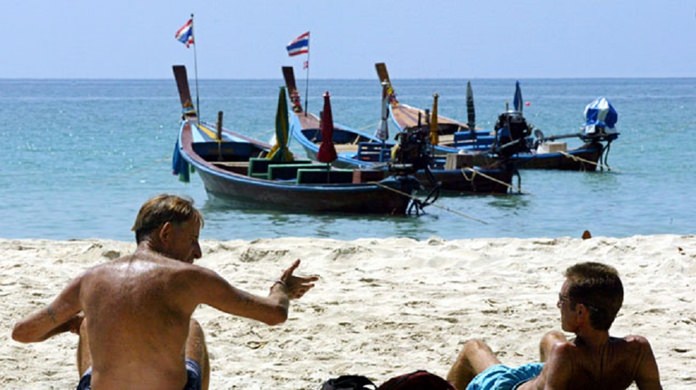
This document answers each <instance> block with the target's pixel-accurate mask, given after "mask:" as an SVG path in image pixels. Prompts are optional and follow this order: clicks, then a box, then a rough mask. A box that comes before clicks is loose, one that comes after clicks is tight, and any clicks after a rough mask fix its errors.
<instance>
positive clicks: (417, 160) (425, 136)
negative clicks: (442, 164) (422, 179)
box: [389, 126, 440, 214]
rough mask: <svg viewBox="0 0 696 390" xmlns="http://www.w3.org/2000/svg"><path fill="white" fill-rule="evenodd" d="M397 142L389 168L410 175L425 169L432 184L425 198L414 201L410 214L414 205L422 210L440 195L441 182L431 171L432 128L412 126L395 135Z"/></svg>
mask: <svg viewBox="0 0 696 390" xmlns="http://www.w3.org/2000/svg"><path fill="white" fill-rule="evenodd" d="M395 139H396V141H397V144H396V145H395V146H394V148H393V149H392V156H391V163H390V165H389V169H390V170H391V171H395V172H397V174H400V175H410V174H414V173H416V172H418V171H423V172H424V173H425V176H426V177H427V179H428V181H429V182H430V184H431V187H432V189H431V191H430V193H428V195H427V196H426V198H425V200H423V201H417V202H413V203H412V204H411V207H410V208H409V214H410V213H411V209H412V208H413V207H415V208H416V210H417V211H416V213H419V211H418V210H422V209H423V208H424V207H425V206H427V205H429V204H431V203H433V202H435V201H436V200H437V198H439V197H440V183H438V182H437V181H436V180H435V176H434V175H433V173H432V172H431V171H430V166H431V165H432V164H433V160H434V157H433V152H432V146H431V145H430V130H429V129H428V128H427V127H422V126H416V127H410V128H408V129H406V130H404V131H402V132H400V133H398V134H397V135H396V137H395Z"/></svg>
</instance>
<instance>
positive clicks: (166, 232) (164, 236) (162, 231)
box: [157, 222, 174, 243]
mask: <svg viewBox="0 0 696 390" xmlns="http://www.w3.org/2000/svg"><path fill="white" fill-rule="evenodd" d="M173 227H174V226H173V225H172V223H171V222H165V223H163V224H162V226H160V228H159V231H158V232H157V237H158V238H159V240H160V242H162V243H165V242H168V241H169V238H170V237H171V235H172V228H173Z"/></svg>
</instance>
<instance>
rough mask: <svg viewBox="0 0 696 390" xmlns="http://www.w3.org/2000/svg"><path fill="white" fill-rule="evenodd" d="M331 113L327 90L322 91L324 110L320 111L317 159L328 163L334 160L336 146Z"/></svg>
mask: <svg viewBox="0 0 696 390" xmlns="http://www.w3.org/2000/svg"><path fill="white" fill-rule="evenodd" d="M333 130H334V125H333V114H331V100H330V99H329V92H328V91H327V92H325V93H324V110H323V111H322V112H321V145H320V146H319V153H317V160H319V161H321V162H324V163H327V164H330V163H332V162H333V161H334V160H336V157H337V155H336V148H335V147H334V143H333Z"/></svg>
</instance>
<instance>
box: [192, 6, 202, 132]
mask: <svg viewBox="0 0 696 390" xmlns="http://www.w3.org/2000/svg"><path fill="white" fill-rule="evenodd" d="M191 35H192V36H193V41H194V42H193V73H194V74H195V77H196V114H197V115H196V118H197V120H198V123H199V124H200V123H201V106H200V104H199V100H198V55H197V53H196V46H198V42H196V40H197V39H196V34H195V29H194V28H193V13H192V14H191Z"/></svg>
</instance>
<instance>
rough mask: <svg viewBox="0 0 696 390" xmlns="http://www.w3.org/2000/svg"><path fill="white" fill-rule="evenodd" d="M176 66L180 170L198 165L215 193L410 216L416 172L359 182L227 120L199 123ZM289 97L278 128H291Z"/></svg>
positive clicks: (267, 204) (282, 103) (307, 207)
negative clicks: (224, 123) (241, 130)
mask: <svg viewBox="0 0 696 390" xmlns="http://www.w3.org/2000/svg"><path fill="white" fill-rule="evenodd" d="M173 70H174V76H175V78H176V81H177V86H178V89H179V96H180V99H181V105H182V108H183V116H182V122H181V127H180V131H179V136H178V140H177V143H176V147H175V150H174V157H173V168H174V173H176V174H179V175H180V176H184V177H186V176H188V173H189V169H190V167H193V168H194V170H195V172H197V173H198V175H199V176H200V178H201V180H202V181H203V184H204V186H205V189H206V192H207V193H208V194H209V195H210V196H211V197H214V198H219V199H223V200H225V201H228V202H231V203H233V204H235V205H239V206H245V205H253V207H255V208H258V209H269V210H282V211H293V212H307V213H319V212H322V213H323V212H337V213H359V214H387V215H404V214H406V213H407V211H408V210H409V206H410V205H413V202H412V198H411V195H412V194H413V193H414V191H416V189H417V188H419V186H420V185H419V183H418V181H417V180H416V179H415V178H414V177H413V176H410V175H406V174H404V175H395V176H390V177H386V178H384V179H381V180H372V181H369V182H368V181H365V182H360V181H356V180H354V178H358V179H359V178H361V174H360V173H359V172H358V173H356V172H354V171H353V170H337V169H334V168H331V167H329V166H327V165H326V164H317V163H314V162H311V161H309V160H295V159H292V160H288V159H287V153H286V155H285V158H278V156H281V155H282V154H283V153H281V152H279V151H278V150H282V149H283V146H282V145H281V146H280V148H277V147H274V146H272V145H270V144H267V143H264V142H261V141H258V140H255V139H253V138H250V137H247V136H244V135H242V134H239V133H236V132H233V131H230V130H227V129H224V128H223V127H222V124H221V122H222V120H221V118H219V120H218V123H217V124H215V125H213V124H210V123H205V122H199V120H198V117H197V114H196V110H195V108H194V107H193V104H192V103H191V96H190V92H189V88H188V79H187V76H186V68H185V67H184V66H180V65H175V66H174V67H173ZM286 99H287V98H286V95H285V88H281V92H280V96H279V107H278V114H279V115H278V117H277V120H278V121H279V122H278V124H277V126H278V125H280V126H281V128H282V122H283V119H284V120H285V130H286V131H287V116H288V110H287V101H286ZM283 113H284V115H285V117H284V118H283ZM220 116H221V115H220ZM277 131H278V129H277ZM286 139H287V137H286ZM276 146H277V145H276ZM274 152H275V153H274Z"/></svg>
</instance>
